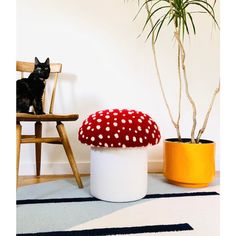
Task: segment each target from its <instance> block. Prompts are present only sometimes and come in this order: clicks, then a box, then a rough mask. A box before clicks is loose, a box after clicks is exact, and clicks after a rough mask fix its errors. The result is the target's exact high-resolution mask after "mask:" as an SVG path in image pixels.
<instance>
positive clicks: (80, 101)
mask: <svg viewBox="0 0 236 236" xmlns="http://www.w3.org/2000/svg"><path fill="white" fill-rule="evenodd" d="M50 82H52V81H50ZM80 84H81V79H80V78H79V77H78V76H77V75H75V74H71V73H61V74H60V75H59V78H58V84H57V91H56V97H55V104H54V113H55V114H79V119H78V120H77V121H72V122H64V125H65V127H66V130H67V134H68V137H69V140H70V144H71V147H72V150H73V153H74V156H75V160H76V161H77V162H81V161H82V162H83V161H86V162H88V161H89V157H90V148H89V147H88V146H85V145H82V144H81V143H80V142H79V141H78V129H79V127H80V125H81V124H82V122H83V120H84V119H85V118H87V116H88V115H89V114H91V113H93V112H94V111H96V110H97V109H98V107H99V106H101V102H100V101H99V99H98V98H97V97H95V96H94V95H93V94H91V93H89V91H83V88H82V86H80ZM52 86H53V84H52V83H50V84H49V87H52ZM44 131H45V134H46V136H52V135H53V134H54V135H57V131H56V130H55V125H54V124H46V125H45V128H44ZM57 147H58V146H54V145H53V147H48V148H47V149H44V150H45V153H44V155H46V156H47V157H48V161H49V162H63V163H64V162H67V159H66V155H65V152H64V150H63V147H62V146H61V148H57ZM78 167H79V166H78ZM52 171H53V170H52Z"/></svg>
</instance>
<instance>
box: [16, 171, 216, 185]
mask: <svg viewBox="0 0 236 236" xmlns="http://www.w3.org/2000/svg"><path fill="white" fill-rule="evenodd" d="M80 176H89V174H81V175H80ZM216 176H217V177H219V176H220V172H219V171H217V172H216ZM18 178H19V179H18V187H22V186H26V185H31V184H38V183H44V182H49V181H55V180H58V179H67V178H74V177H73V175H41V176H40V177H37V176H19V177H18Z"/></svg>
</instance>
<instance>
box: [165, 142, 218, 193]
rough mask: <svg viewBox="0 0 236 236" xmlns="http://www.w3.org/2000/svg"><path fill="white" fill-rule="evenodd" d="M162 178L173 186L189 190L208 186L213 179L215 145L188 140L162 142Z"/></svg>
mask: <svg viewBox="0 0 236 236" xmlns="http://www.w3.org/2000/svg"><path fill="white" fill-rule="evenodd" d="M164 176H165V177H166V178H167V180H168V181H169V182H170V183H172V184H175V185H178V186H182V187H190V188H200V187H205V186H208V185H209V183H211V182H212V181H213V179H214V177H215V143H214V142H212V141H209V140H200V143H198V144H192V143H190V139H183V142H178V140H177V139H166V140H165V141H164Z"/></svg>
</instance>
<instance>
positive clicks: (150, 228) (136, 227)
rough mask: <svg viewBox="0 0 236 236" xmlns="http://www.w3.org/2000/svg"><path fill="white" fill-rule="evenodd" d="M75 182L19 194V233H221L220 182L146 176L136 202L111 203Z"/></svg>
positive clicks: (203, 235)
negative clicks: (194, 183)
mask: <svg viewBox="0 0 236 236" xmlns="http://www.w3.org/2000/svg"><path fill="white" fill-rule="evenodd" d="M82 179H83V183H84V185H85V187H84V189H78V188H77V185H76V183H75V181H74V179H66V180H58V181H52V182H48V183H42V184H35V185H30V186H25V187H21V188H19V189H18V190H17V235H25V236H28V235H32V236H40V235H41V236H49V235H50V236H51V235H52V236H54V235H55V236H64V235H65V236H67V235H68V236H74V235H163V236H167V235H170V236H172V235H173V236H175V235H176V236H177V235H179V236H182V235H183V236H210V235H214V236H218V235H219V179H216V180H215V181H214V182H213V183H212V184H211V185H210V186H209V187H207V188H202V189H188V188H181V187H177V186H174V185H171V184H169V183H167V182H166V181H165V179H164V177H163V176H162V175H160V174H149V176H148V194H147V195H146V197H145V198H144V199H142V200H139V201H134V202H129V203H112V202H104V201H100V200H98V199H96V198H94V197H92V196H91V195H90V193H89V177H83V178H82Z"/></svg>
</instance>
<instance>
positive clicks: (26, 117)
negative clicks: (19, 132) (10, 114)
mask: <svg viewBox="0 0 236 236" xmlns="http://www.w3.org/2000/svg"><path fill="white" fill-rule="evenodd" d="M78 118H79V115H78V114H67V115H57V114H44V115H34V114H27V113H16V121H18V122H19V121H75V120H77V119H78Z"/></svg>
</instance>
